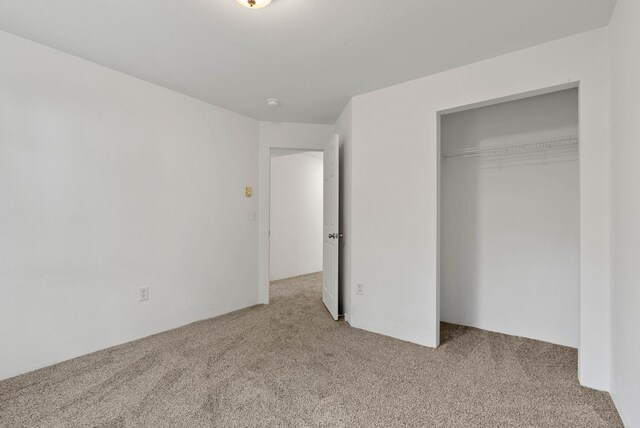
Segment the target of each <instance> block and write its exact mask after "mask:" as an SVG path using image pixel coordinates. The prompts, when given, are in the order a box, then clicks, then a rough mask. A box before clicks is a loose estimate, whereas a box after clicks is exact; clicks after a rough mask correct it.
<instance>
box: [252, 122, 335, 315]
mask: <svg viewBox="0 0 640 428" xmlns="http://www.w3.org/2000/svg"><path fill="white" fill-rule="evenodd" d="M333 134H334V128H333V126H332V125H316V124H308V123H283V122H260V148H259V152H260V153H259V165H260V167H259V183H260V184H259V188H258V190H259V192H258V196H259V204H260V211H259V212H260V215H259V216H258V217H259V218H258V224H259V236H258V292H259V301H260V303H263V304H266V303H269V225H270V219H269V217H270V215H269V202H270V200H271V196H270V189H269V176H270V169H271V149H273V148H279V149H302V150H322V149H324V147H325V146H326V145H327V143H328V142H329V141H330V140H331V137H332V136H333Z"/></svg>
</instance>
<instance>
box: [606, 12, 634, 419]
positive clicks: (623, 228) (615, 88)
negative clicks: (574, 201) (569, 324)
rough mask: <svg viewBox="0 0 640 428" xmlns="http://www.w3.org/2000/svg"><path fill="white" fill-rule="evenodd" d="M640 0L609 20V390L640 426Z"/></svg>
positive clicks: (624, 416)
mask: <svg viewBox="0 0 640 428" xmlns="http://www.w3.org/2000/svg"><path fill="white" fill-rule="evenodd" d="M639 22H640V2H638V1H637V0H618V3H617V6H616V9H615V12H614V14H613V18H612V20H611V24H610V26H609V31H610V35H611V38H610V50H611V95H612V97H611V99H612V103H611V125H612V126H611V129H612V131H613V132H612V139H611V148H612V149H611V226H612V227H611V233H612V241H611V250H612V251H611V261H612V306H611V318H612V329H611V330H612V355H611V357H612V364H611V366H612V370H611V375H612V376H611V394H612V396H613V399H614V401H615V403H616V405H617V406H618V410H619V412H620V416H621V417H622V419H623V420H624V422H625V424H626V426H628V427H640V406H638V404H639V403H640V363H639V362H640V263H639V261H640V223H639V219H640V168H638V159H640V125H639V122H638V118H640V83H639V81H638V76H640V25H638V23H639Z"/></svg>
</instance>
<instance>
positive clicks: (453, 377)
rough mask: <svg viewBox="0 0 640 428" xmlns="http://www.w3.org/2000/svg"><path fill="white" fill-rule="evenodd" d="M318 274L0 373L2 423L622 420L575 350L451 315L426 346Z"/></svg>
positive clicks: (534, 423)
mask: <svg viewBox="0 0 640 428" xmlns="http://www.w3.org/2000/svg"><path fill="white" fill-rule="evenodd" d="M320 283H321V279H320V275H318V274H316V275H308V276H304V277H300V278H293V279H289V280H284V281H279V282H276V283H273V285H272V287H271V298H272V303H271V304H270V305H269V306H256V307H253V308H249V309H245V310H242V311H239V312H235V313H232V314H228V315H225V316H222V317H219V318H215V319H211V320H207V321H202V322H198V323H195V324H191V325H188V326H186V327H183V328H179V329H177V330H173V331H169V332H166V333H162V334H158V335H155V336H152V337H148V338H146V339H142V340H139V341H136V342H132V343H127V344H125V345H121V346H117V347H115V348H111V349H107V350H104V351H100V352H97V353H94V354H91V355H87V356H84V357H81V358H77V359H75V360H71V361H68V362H65V363H62V364H58V365H56V366H52V367H49V368H46V369H43V370H39V371H36V372H33V373H29V374H26V375H23V376H19V377H17V378H13V379H9V380H6V381H4V382H0V426H2V427H79V426H81V427H89V426H97V427H125V426H127V427H129V426H131V427H236V426H242V427H248V426H282V427H287V426H297V427H306V426H325V427H340V426H350V427H356V426H362V427H396V426H397V427H400V426H410V427H427V426H429V427H438V426H443V427H444V426H447V427H505V426H514V427H556V426H557V427H560V426H562V427H615V426H621V422H620V419H619V418H618V415H617V413H616V411H615V409H614V406H613V404H612V402H611V399H610V398H609V395H608V394H606V393H602V392H597V391H593V390H590V389H587V388H583V387H581V386H580V385H578V381H577V376H576V371H577V363H576V351H575V350H574V349H570V348H565V347H561V346H555V345H550V344H547V343H543V342H537V341H533V340H527V339H521V338H517V337H511V336H505V335H501V334H495V333H488V332H486V331H481V330H477V329H472V328H464V327H458V326H453V325H446V324H443V326H442V338H443V342H444V343H443V345H442V346H441V347H440V348H439V349H437V350H434V349H428V348H424V347H421V346H417V345H413V344H410V343H405V342H401V341H399V340H394V339H391V338H388V337H384V336H380V335H376V334H372V333H367V332H365V331H361V330H357V329H354V328H351V327H349V326H348V325H347V324H346V323H344V322H334V321H332V320H331V318H330V316H329V314H328V312H327V311H326V310H325V308H324V307H323V306H322V302H321V300H320Z"/></svg>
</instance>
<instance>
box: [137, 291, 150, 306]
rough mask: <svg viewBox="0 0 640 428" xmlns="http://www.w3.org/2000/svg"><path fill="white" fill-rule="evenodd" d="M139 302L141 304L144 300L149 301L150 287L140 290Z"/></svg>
mask: <svg viewBox="0 0 640 428" xmlns="http://www.w3.org/2000/svg"><path fill="white" fill-rule="evenodd" d="M138 300H139V301H141V302H142V301H144V300H149V287H140V288H138Z"/></svg>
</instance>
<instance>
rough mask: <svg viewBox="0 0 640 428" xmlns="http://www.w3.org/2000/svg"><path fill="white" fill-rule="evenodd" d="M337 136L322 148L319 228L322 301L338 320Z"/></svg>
mask: <svg viewBox="0 0 640 428" xmlns="http://www.w3.org/2000/svg"><path fill="white" fill-rule="evenodd" d="M339 146H340V139H339V138H338V134H336V135H335V136H334V137H333V139H332V140H331V142H329V144H328V145H327V147H325V149H324V189H323V191H324V204H323V207H324V214H323V224H324V227H323V228H322V231H323V233H324V237H323V240H322V242H323V244H322V302H323V303H324V305H325V306H326V307H327V309H328V310H329V313H330V314H331V316H332V317H333V319H334V320H337V319H338V247H339V244H340V232H339V229H338V226H339V225H338V208H339V206H338V197H339V183H340V182H339V179H340V175H339V169H338V168H339V166H340V147H339Z"/></svg>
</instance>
